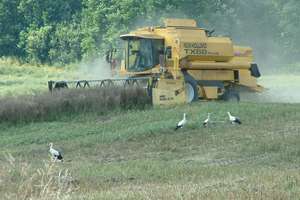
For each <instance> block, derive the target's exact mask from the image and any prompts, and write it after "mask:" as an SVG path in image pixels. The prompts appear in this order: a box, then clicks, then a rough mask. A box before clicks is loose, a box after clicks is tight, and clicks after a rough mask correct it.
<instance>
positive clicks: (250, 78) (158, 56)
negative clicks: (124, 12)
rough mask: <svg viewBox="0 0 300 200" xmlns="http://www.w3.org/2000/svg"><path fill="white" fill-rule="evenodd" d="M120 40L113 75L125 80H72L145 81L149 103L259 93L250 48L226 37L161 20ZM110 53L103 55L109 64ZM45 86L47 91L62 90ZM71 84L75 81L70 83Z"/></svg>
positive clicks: (190, 22)
mask: <svg viewBox="0 0 300 200" xmlns="http://www.w3.org/2000/svg"><path fill="white" fill-rule="evenodd" d="M120 38H121V39H122V40H123V41H124V59H123V60H122V62H121V66H120V70H119V74H120V75H121V76H124V77H125V78H123V79H122V78H119V79H108V80H93V81H86V80H84V81H81V82H80V81H77V85H76V87H77V86H78V82H79V85H80V86H82V85H83V86H88V87H90V86H91V85H92V84H93V83H98V84H99V83H100V86H102V85H108V83H109V85H114V83H116V82H124V83H125V84H126V83H135V82H136V83H137V82H143V84H145V83H146V86H147V87H146V86H145V88H147V90H148V94H149V95H151V96H152V100H153V104H154V105H168V104H177V103H190V102H193V101H197V100H199V99H200V100H216V99H223V100H232V99H234V100H236V101H239V99H240V97H239V92H240V91H241V90H249V91H254V92H260V91H262V90H263V87H261V86H260V85H258V84H257V78H259V77H260V72H259V69H258V67H257V64H255V63H254V62H253V54H252V49H251V48H250V47H242V46H236V45H234V44H233V42H232V40H231V39H230V38H228V37H213V36H212V31H208V30H206V29H203V28H199V27H197V23H196V21H195V20H192V19H166V20H165V25H164V26H161V27H145V28H140V29H137V30H136V31H133V32H130V33H128V34H125V35H121V36H120ZM114 53H115V50H112V51H110V52H109V53H108V55H107V60H108V62H109V63H111V64H112V63H115V62H112V57H113V56H112V54H114ZM64 83H66V82H53V81H52V82H49V84H48V85H49V89H52V88H55V86H57V84H59V85H58V86H64V87H67V85H66V84H64ZM75 83H76V82H75Z"/></svg>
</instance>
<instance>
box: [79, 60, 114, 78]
mask: <svg viewBox="0 0 300 200" xmlns="http://www.w3.org/2000/svg"><path fill="white" fill-rule="evenodd" d="M77 73H78V74H80V77H79V78H80V79H86V80H91V79H93V80H98V79H109V78H112V77H113V76H112V70H111V67H110V64H109V63H107V62H106V61H105V59H104V58H97V59H94V60H91V61H85V62H82V63H80V64H79V67H78V72H77Z"/></svg>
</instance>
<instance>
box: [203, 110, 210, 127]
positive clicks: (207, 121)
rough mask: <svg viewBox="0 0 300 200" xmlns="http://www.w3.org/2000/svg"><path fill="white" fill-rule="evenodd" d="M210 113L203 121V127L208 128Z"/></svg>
mask: <svg viewBox="0 0 300 200" xmlns="http://www.w3.org/2000/svg"><path fill="white" fill-rule="evenodd" d="M210 122H211V121H210V113H208V114H207V118H206V119H205V120H204V121H203V126H204V127H208V125H209V124H210Z"/></svg>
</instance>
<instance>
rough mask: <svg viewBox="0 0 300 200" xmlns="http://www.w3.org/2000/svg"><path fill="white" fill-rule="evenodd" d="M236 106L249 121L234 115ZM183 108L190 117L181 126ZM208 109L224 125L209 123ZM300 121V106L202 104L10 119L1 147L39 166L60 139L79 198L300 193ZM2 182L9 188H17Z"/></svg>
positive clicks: (1, 191)
mask: <svg viewBox="0 0 300 200" xmlns="http://www.w3.org/2000/svg"><path fill="white" fill-rule="evenodd" d="M228 110H229V111H231V112H232V113H233V114H235V115H238V116H239V117H240V118H241V119H242V121H243V124H242V125H241V126H232V125H230V124H228V123H224V121H226V111H228ZM183 112H186V113H187V114H188V120H189V121H188V125H187V126H186V127H185V128H184V129H181V130H179V131H177V132H174V130H173V129H174V124H175V122H176V121H178V120H180V119H181V118H182V113H183ZM207 112H211V113H213V114H212V118H213V120H215V121H218V123H216V124H215V125H213V126H211V127H209V128H203V127H201V121H202V120H203V119H205V117H206V114H207ZM299 119H300V106H299V104H271V103H264V104H256V103H240V104H228V103H214V102H211V103H195V104H192V105H185V106H177V107H175V108H153V109H148V110H145V111H128V112H114V113H110V114H109V115H106V116H97V115H94V114H89V115H80V116H77V117H74V118H72V119H68V118H65V119H62V120H61V121H55V122H40V123H33V124H23V125H17V126H9V125H5V124H2V125H1V127H0V128H1V134H0V150H1V153H2V154H6V153H11V154H12V156H13V157H14V158H15V163H16V165H19V164H17V163H27V164H28V165H29V166H30V171H35V170H37V169H39V168H42V167H43V165H44V163H45V162H46V163H48V162H49V161H50V159H49V155H48V146H47V144H48V143H49V142H53V143H54V144H55V145H57V146H56V147H58V148H60V149H61V150H62V151H63V154H64V156H65V160H66V162H64V163H56V167H57V168H58V169H68V170H70V172H71V174H72V177H73V179H74V180H75V181H76V190H75V189H74V191H73V193H70V195H71V196H70V199H199V198H200V199H297V198H298V197H299V195H300V189H299V188H300V187H299V186H300V175H299V164H300V157H299V155H300V146H299V142H300V137H299V134H300V132H299V130H300V126H299ZM0 160H1V161H0V162H1V165H2V166H4V165H5V163H7V162H8V161H7V160H6V159H4V157H3V158H1V159H0ZM1 173H2V175H1V176H0V177H1V180H5V179H12V180H14V181H16V180H19V179H18V178H19V177H18V174H20V173H17V172H14V173H13V174H10V173H8V174H10V177H9V178H8V177H5V176H6V175H5V173H4V171H2V172H1ZM3 173H4V174H3ZM14 181H12V183H15V182H14ZM0 183H2V184H1V186H0V194H1V196H4V195H5V194H9V193H14V192H15V187H16V185H13V184H12V185H13V186H14V187H12V186H10V185H9V184H3V182H0ZM37 199H38V198H37Z"/></svg>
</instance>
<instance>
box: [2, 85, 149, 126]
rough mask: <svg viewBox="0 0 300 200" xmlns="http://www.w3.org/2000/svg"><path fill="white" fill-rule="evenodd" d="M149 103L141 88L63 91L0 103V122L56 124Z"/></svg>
mask: <svg viewBox="0 0 300 200" xmlns="http://www.w3.org/2000/svg"><path fill="white" fill-rule="evenodd" d="M150 103H151V99H150V98H149V97H148V96H147V94H146V91H144V89H142V88H130V89H124V88H117V87H115V88H101V89H99V88H96V89H63V90H59V91H54V92H52V93H50V92H47V93H42V94H40V95H36V96H32V95H27V96H19V97H6V98H2V99H0V121H1V122H11V123H18V122H33V121H47V120H56V119H59V118H60V117H62V116H71V115H74V114H80V113H98V114H105V113H107V112H109V111H111V110H116V109H120V110H127V109H144V108H145V107H146V106H147V105H149V104H150Z"/></svg>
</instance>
